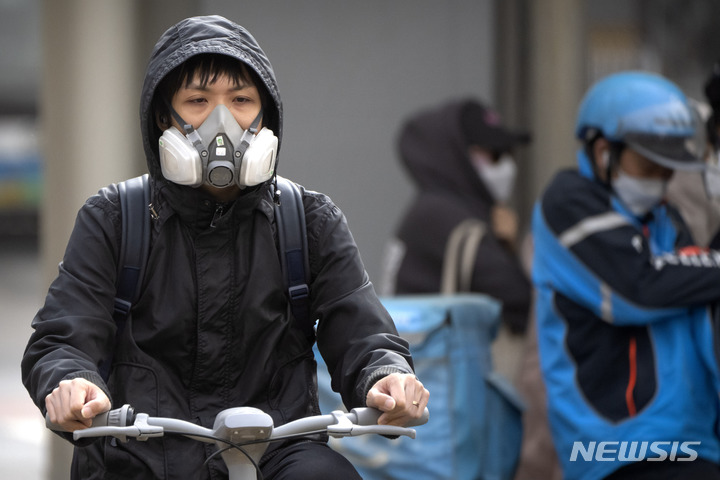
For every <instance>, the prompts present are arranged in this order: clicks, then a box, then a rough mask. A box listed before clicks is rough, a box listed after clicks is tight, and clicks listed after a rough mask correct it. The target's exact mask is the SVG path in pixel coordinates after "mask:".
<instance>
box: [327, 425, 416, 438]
mask: <svg viewBox="0 0 720 480" xmlns="http://www.w3.org/2000/svg"><path fill="white" fill-rule="evenodd" d="M327 433H328V435H330V436H331V437H335V438H339V437H356V436H358V435H367V434H371V433H372V434H377V435H388V436H397V435H404V436H406V437H410V438H413V439H414V438H415V434H416V432H415V429H414V428H405V427H397V426H395V425H354V424H352V423H351V424H350V425H340V424H337V425H328V427H327Z"/></svg>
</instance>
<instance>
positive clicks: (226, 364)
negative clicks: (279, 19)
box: [22, 16, 428, 479]
mask: <svg viewBox="0 0 720 480" xmlns="http://www.w3.org/2000/svg"><path fill="white" fill-rule="evenodd" d="M140 113H141V117H140V121H141V130H142V139H143V146H144V150H145V154H146V157H147V164H148V169H149V173H150V187H151V211H152V225H151V230H152V232H151V251H150V255H149V258H148V263H147V268H146V274H145V276H144V278H143V281H142V285H141V288H142V293H141V296H140V298H139V300H138V301H137V302H136V303H135V304H134V305H133V308H132V311H131V318H130V320H129V322H128V325H127V326H126V328H125V329H124V330H123V333H122V335H121V336H120V337H119V338H118V339H117V340H116V325H115V323H114V321H113V315H112V312H113V300H114V297H115V294H116V287H115V283H116V276H117V258H118V251H119V244H120V241H121V231H120V230H121V219H120V205H119V202H118V190H117V186H116V185H111V186H108V187H106V188H103V189H102V190H100V192H99V193H98V194H97V195H95V196H93V197H91V198H90V199H88V200H87V202H86V203H85V205H84V206H83V207H82V208H81V209H80V211H79V213H78V216H77V220H76V224H75V227H74V230H73V233H72V235H71V238H70V241H69V243H68V246H67V250H66V252H65V255H64V258H63V261H62V263H61V264H60V268H59V275H58V276H57V278H56V279H55V280H54V282H53V283H52V285H51V287H50V290H49V293H48V295H47V298H46V301H45V305H44V306H43V307H42V308H41V309H40V311H39V312H38V314H37V316H36V317H35V319H34V320H33V323H32V326H33V328H34V329H35V331H34V333H33V334H32V336H31V338H30V340H29V342H28V345H27V348H26V351H25V354H24V357H23V360H22V376H23V382H24V384H25V386H26V388H27V389H28V391H29V393H30V395H31V397H32V398H33V400H34V402H35V403H36V405H37V406H38V407H39V408H40V410H41V411H42V412H43V414H45V413H47V415H48V417H49V419H50V420H51V421H52V422H54V423H56V424H59V425H61V426H62V427H64V428H66V429H67V430H68V431H73V430H76V429H82V428H86V427H87V426H88V425H89V424H90V422H91V419H92V418H93V417H94V416H96V415H97V414H99V413H101V412H103V411H106V410H108V409H109V408H111V406H113V405H114V406H120V405H122V404H124V403H130V404H132V405H133V406H134V407H135V409H136V411H141V412H144V413H148V414H149V415H151V416H163V417H175V418H180V419H185V420H189V421H193V422H196V423H199V424H201V425H203V426H205V427H212V424H213V421H214V418H215V415H216V414H217V413H219V412H220V411H221V410H224V409H227V408H231V407H237V406H251V407H256V408H259V409H261V410H263V411H265V412H267V413H268V414H269V415H270V416H271V417H272V418H273V421H274V423H275V425H280V424H283V423H286V422H288V421H291V420H295V419H298V418H302V417H305V416H308V415H312V414H317V413H319V409H318V401H317V387H316V380H315V368H316V365H315V361H314V357H313V353H312V346H313V339H309V338H308V337H307V336H306V334H305V332H304V331H303V330H302V328H301V327H300V325H298V322H296V321H294V320H293V318H292V315H291V312H290V308H289V302H288V298H287V292H286V290H285V288H284V286H283V278H284V277H283V273H282V270H281V263H280V259H279V255H278V249H277V244H276V242H277V235H276V226H275V217H274V215H275V212H274V209H273V204H274V202H275V201H276V198H275V191H276V188H275V185H274V182H275V178H276V177H275V173H276V169H275V166H276V161H277V157H276V155H277V151H278V150H279V145H280V142H281V139H282V132H283V130H282V120H283V110H282V103H281V101H280V97H279V94H278V89H277V84H276V81H275V76H274V73H273V69H272V67H271V65H270V63H269V61H268V59H267V57H266V56H265V54H264V53H263V51H262V50H261V49H260V47H259V46H258V44H257V43H256V41H255V39H254V38H253V37H252V36H251V35H250V33H248V32H247V31H246V30H245V29H244V28H243V27H241V26H239V25H236V24H235V23H233V22H231V21H229V20H227V19H225V18H223V17H220V16H207V17H195V18H190V19H186V20H183V21H181V22H179V23H178V24H177V25H175V26H173V27H172V28H170V29H168V30H167V31H166V32H165V33H164V34H163V36H162V37H161V38H160V39H159V41H158V42H157V44H156V46H155V49H154V51H153V53H152V56H151V58H150V61H149V64H148V67H147V72H146V77H145V82H144V85H143V90H142V96H141V111H140ZM229 152H230V155H227V154H228V153H229ZM232 152H236V154H237V157H238V158H242V163H241V164H240V163H238V164H234V163H233V160H232V157H231V159H230V160H226V158H227V157H228V156H231V155H233V153H232ZM201 157H202V158H204V159H205V160H201ZM300 188H301V187H300ZM301 191H302V201H303V205H304V207H305V212H306V224H307V236H308V245H309V247H308V248H309V265H310V271H311V272H310V273H311V283H310V299H309V303H310V313H311V315H312V318H314V319H317V328H316V338H317V344H318V348H319V351H320V352H321V353H322V355H323V357H324V359H325V361H326V363H327V365H328V369H329V371H330V373H331V375H332V381H333V385H334V387H335V388H336V389H337V390H338V391H339V392H340V394H341V395H342V398H343V400H344V402H345V405H346V406H347V407H348V408H353V407H357V406H372V407H376V408H378V409H380V410H381V411H383V412H384V413H383V415H382V416H381V418H380V420H379V423H384V424H395V425H405V424H407V423H408V422H410V421H411V420H413V419H414V418H418V417H419V416H420V415H421V412H422V411H423V410H424V408H425V406H426V405H427V400H428V392H427V390H426V389H425V388H424V387H423V386H422V384H421V383H420V382H419V381H418V380H417V379H416V377H415V376H414V374H413V367H412V359H411V356H410V353H409V350H408V345H407V343H406V342H405V341H404V340H403V339H401V338H400V337H399V336H398V335H397V332H396V329H395V327H394V324H393V321H392V319H391V318H390V317H389V315H388V313H387V311H386V310H385V309H384V308H383V306H382V304H381V303H380V302H379V300H378V298H377V296H376V294H375V292H374V290H373V286H372V284H371V283H370V281H369V279H368V276H367V274H366V272H365V270H364V267H363V264H362V262H361V259H360V255H359V253H358V249H357V246H356V245H355V243H354V241H353V239H352V236H351V234H350V231H349V230H348V226H347V224H346V221H345V218H344V216H343V215H342V213H341V212H340V210H339V209H338V208H337V207H336V206H335V205H334V204H333V203H332V202H331V200H330V199H329V198H328V197H326V196H325V195H322V194H320V193H317V192H312V191H309V190H305V189H303V188H301ZM113 350H114V356H113V357H112V358H113V363H112V369H111V371H110V375H109V379H108V381H107V382H106V381H105V380H104V379H103V377H102V376H101V374H100V371H99V368H98V365H100V364H101V363H102V361H103V360H105V359H106V358H108V355H109V354H110V352H112V351H113ZM61 435H64V436H65V438H67V439H68V440H70V441H72V436H71V435H70V434H61ZM213 451H214V447H211V446H208V445H207V444H203V443H200V442H196V441H193V440H191V439H187V438H184V437H166V438H163V439H162V440H155V439H151V440H149V441H147V442H129V443H118V442H115V441H111V440H109V439H108V440H104V441H102V440H101V441H95V442H94V443H91V444H89V445H85V444H82V445H81V444H78V446H77V447H76V448H75V455H74V458H73V472H72V478H74V479H100V478H103V479H108V478H123V479H129V478H132V479H150V478H153V479H174V478H197V479H221V478H227V470H226V468H225V465H224V464H223V463H222V461H221V460H220V459H219V457H218V456H215V457H213V458H212V459H210V461H208V462H207V464H204V462H206V460H208V458H209V457H210V456H211V454H212V453H213ZM260 467H261V470H262V473H263V476H264V478H265V479H285V478H293V479H311V478H312V479H317V478H343V479H346V478H359V477H358V475H357V473H356V472H355V471H354V469H353V468H352V466H351V465H350V464H349V462H347V461H346V460H345V459H344V458H342V457H341V456H340V455H339V454H337V453H335V452H334V451H332V450H331V449H330V448H329V447H328V446H327V443H326V442H325V439H316V438H315V437H310V438H304V439H299V440H297V439H296V440H289V441H285V442H284V443H280V444H273V445H271V446H270V447H269V449H268V451H267V453H266V454H265V455H264V457H263V458H262V460H261V462H260Z"/></svg>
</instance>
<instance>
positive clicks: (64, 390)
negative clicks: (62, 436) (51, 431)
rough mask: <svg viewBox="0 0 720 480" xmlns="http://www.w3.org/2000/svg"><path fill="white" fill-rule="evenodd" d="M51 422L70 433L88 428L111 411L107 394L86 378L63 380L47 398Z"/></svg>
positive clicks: (46, 403) (46, 402) (46, 404)
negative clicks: (95, 418)
mask: <svg viewBox="0 0 720 480" xmlns="http://www.w3.org/2000/svg"><path fill="white" fill-rule="evenodd" d="M45 407H46V408H47V413H48V417H49V420H50V421H51V422H52V423H55V424H57V425H60V426H61V427H63V428H64V429H65V430H66V431H68V432H73V431H75V430H80V429H83V428H87V427H89V426H90V425H91V424H92V419H93V418H94V417H95V416H96V415H98V414H100V413H103V412H107V411H108V410H110V407H111V404H110V399H109V398H108V397H107V395H105V392H103V390H102V389H101V388H100V387H98V386H97V385H95V384H94V383H92V382H89V381H88V380H85V379H84V378H74V379H72V380H63V381H62V382H60V384H59V385H58V386H57V387H56V388H55V389H54V390H53V391H52V393H50V394H49V395H48V396H47V397H45Z"/></svg>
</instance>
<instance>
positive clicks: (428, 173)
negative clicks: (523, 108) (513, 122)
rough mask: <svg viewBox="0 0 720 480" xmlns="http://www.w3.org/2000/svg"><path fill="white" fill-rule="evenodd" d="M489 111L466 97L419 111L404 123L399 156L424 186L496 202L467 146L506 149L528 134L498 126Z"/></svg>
mask: <svg viewBox="0 0 720 480" xmlns="http://www.w3.org/2000/svg"><path fill="white" fill-rule="evenodd" d="M491 112H492V111H491V110H490V109H488V108H487V107H484V106H482V105H481V104H480V103H479V102H477V101H476V100H474V99H462V100H455V101H451V102H449V103H445V104H443V105H441V106H439V107H434V108H430V109H427V110H424V111H421V112H419V113H417V114H415V115H413V116H411V117H410V118H409V119H408V120H407V121H406V122H405V123H404V124H403V126H402V128H401V130H400V135H399V138H398V147H399V153H400V159H401V161H402V163H403V164H404V166H405V168H406V170H407V172H408V173H409V174H410V176H411V177H412V178H413V180H414V181H415V183H416V184H417V186H418V188H419V189H420V190H423V191H435V192H443V193H445V194H447V193H449V194H450V195H453V196H456V197H460V198H462V199H463V200H464V201H466V202H477V201H479V202H481V203H483V204H492V203H494V201H493V199H492V196H491V194H490V193H489V191H488V189H487V187H486V186H485V185H484V183H483V181H482V180H481V179H480V177H479V176H478V174H477V171H476V170H475V168H474V167H473V166H472V164H471V162H470V159H469V156H468V147H469V146H470V145H478V146H480V147H484V148H486V149H488V150H490V151H508V150H510V149H511V148H512V147H513V146H515V145H518V144H523V143H527V142H528V141H529V136H528V135H527V134H523V133H520V132H512V131H510V130H508V129H506V128H504V127H502V126H500V125H499V123H498V122H497V121H494V120H493V119H495V118H497V115H496V114H495V115H494V116H491V115H490V113H491ZM491 117H492V118H491ZM491 120H493V121H491ZM480 140H483V141H484V140H487V142H489V143H488V144H483V142H480ZM487 142H485V143H487Z"/></svg>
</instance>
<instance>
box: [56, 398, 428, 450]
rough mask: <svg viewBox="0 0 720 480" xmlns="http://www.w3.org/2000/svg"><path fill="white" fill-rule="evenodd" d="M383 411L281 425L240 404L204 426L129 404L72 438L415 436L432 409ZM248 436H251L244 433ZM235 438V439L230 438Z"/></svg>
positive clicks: (364, 409)
mask: <svg viewBox="0 0 720 480" xmlns="http://www.w3.org/2000/svg"><path fill="white" fill-rule="evenodd" d="M381 414H382V412H380V411H379V410H377V409H374V408H370V407H361V408H354V409H352V410H351V411H350V412H342V411H340V410H336V411H334V412H332V413H330V414H327V415H316V416H311V417H305V418H300V419H298V420H294V421H291V422H289V423H286V424H284V425H280V426H278V427H274V426H273V422H272V418H271V417H270V416H269V415H267V414H266V413H264V412H262V411H260V410H257V409H254V408H250V407H239V408H231V409H228V410H224V411H222V412H220V414H218V416H217V418H216V421H215V426H214V428H213V429H209V428H205V427H201V426H200V425H197V424H195V423H192V422H188V421H184V420H179V419H174V418H165V417H151V416H149V415H147V414H144V413H135V411H134V409H133V407H132V406H130V405H123V406H122V407H120V408H116V409H113V410H110V411H108V412H105V413H101V414H99V415H97V416H96V417H95V418H94V419H93V422H92V426H91V427H89V428H85V429H82V430H75V431H74V432H73V438H74V439H75V440H79V439H81V438H89V437H103V436H112V437H116V438H118V439H119V440H121V441H127V438H128V437H132V438H136V439H137V440H139V441H144V440H147V439H148V438H150V437H159V436H162V435H164V433H166V432H167V433H175V434H180V435H185V436H189V437H193V438H195V439H196V440H200V441H205V442H209V443H213V442H214V441H215V439H217V438H224V434H223V432H221V430H223V429H225V430H238V429H247V428H253V429H255V430H257V432H256V434H257V435H258V438H263V439H266V440H267V441H273V440H275V439H278V438H281V437H286V436H297V435H307V434H312V433H318V432H327V434H328V435H330V436H331V437H352V436H358V435H367V434H378V435H388V436H396V435H404V436H408V437H410V438H415V430H414V429H412V428H408V427H414V426H419V425H423V424H425V423H427V421H428V418H429V411H428V409H427V408H425V411H424V412H423V416H422V417H421V418H419V419H417V420H416V421H414V422H412V423H411V424H410V425H408V427H398V426H394V425H378V424H377V420H378V418H379V417H380V415H381ZM45 423H46V426H47V427H48V428H49V429H51V430H57V431H64V429H62V427H60V426H59V425H55V424H52V423H51V422H50V420H49V417H47V416H46V419H45ZM243 436H244V437H246V440H247V439H248V438H247V437H248V435H247V434H245V435H243ZM231 441H232V440H231Z"/></svg>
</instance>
